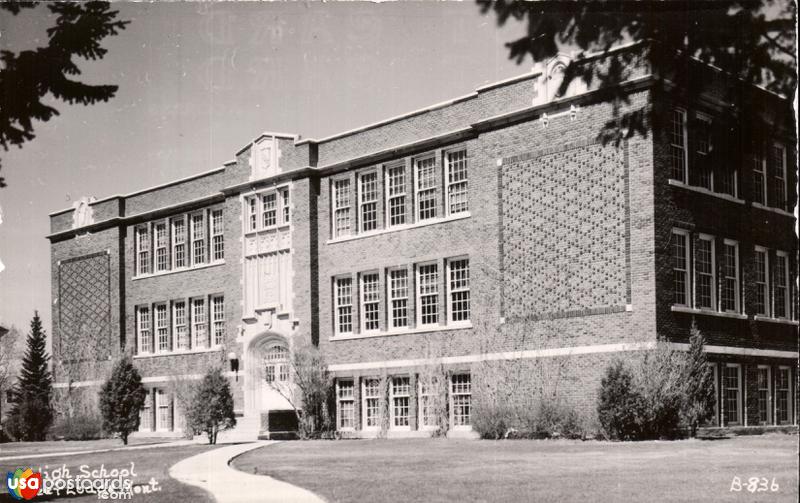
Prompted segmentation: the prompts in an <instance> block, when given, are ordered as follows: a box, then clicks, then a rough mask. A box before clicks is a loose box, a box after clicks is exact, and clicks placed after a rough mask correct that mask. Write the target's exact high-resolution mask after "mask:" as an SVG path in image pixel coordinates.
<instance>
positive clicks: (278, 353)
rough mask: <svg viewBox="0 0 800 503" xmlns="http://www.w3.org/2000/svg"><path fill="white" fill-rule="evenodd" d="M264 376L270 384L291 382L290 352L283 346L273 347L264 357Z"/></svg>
mask: <svg viewBox="0 0 800 503" xmlns="http://www.w3.org/2000/svg"><path fill="white" fill-rule="evenodd" d="M264 363H265V365H264V370H265V372H264V375H265V378H266V381H267V382H268V383H273V382H286V381H288V380H289V350H288V349H286V348H285V347H283V346H272V347H271V348H269V350H268V351H267V354H266V355H265V357H264Z"/></svg>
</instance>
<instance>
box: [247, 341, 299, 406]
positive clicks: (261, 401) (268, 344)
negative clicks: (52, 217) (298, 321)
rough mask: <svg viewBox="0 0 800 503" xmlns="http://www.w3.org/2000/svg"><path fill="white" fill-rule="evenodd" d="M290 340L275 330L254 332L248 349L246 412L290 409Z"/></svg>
mask: <svg viewBox="0 0 800 503" xmlns="http://www.w3.org/2000/svg"><path fill="white" fill-rule="evenodd" d="M289 357H290V352H289V343H288V341H287V340H286V338H285V337H283V336H282V335H280V334H277V333H275V332H264V333H263V334H259V335H257V336H255V337H254V338H253V339H252V341H250V344H248V345H247V350H246V352H245V362H244V363H245V396H244V402H245V416H250V417H253V416H255V417H259V416H261V415H262V414H263V413H265V412H269V411H274V410H291V409H292V405H291V403H290V402H289V400H287V397H291V396H292V395H291V392H292V388H291V382H290V381H291V372H290V361H289Z"/></svg>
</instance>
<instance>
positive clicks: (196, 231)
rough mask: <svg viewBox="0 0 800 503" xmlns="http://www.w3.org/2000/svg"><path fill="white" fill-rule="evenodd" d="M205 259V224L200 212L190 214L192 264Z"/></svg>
mask: <svg viewBox="0 0 800 503" xmlns="http://www.w3.org/2000/svg"><path fill="white" fill-rule="evenodd" d="M205 261H206V226H205V218H204V216H203V214H202V213H196V214H194V215H192V265H197V264H204V263H205Z"/></svg>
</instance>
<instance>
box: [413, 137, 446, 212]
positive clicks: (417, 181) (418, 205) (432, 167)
mask: <svg viewBox="0 0 800 503" xmlns="http://www.w3.org/2000/svg"><path fill="white" fill-rule="evenodd" d="M411 164H412V166H413V176H414V202H415V208H414V221H415V222H423V221H427V220H433V219H436V218H440V214H439V205H440V203H439V199H440V198H441V192H440V191H441V188H442V187H441V183H440V182H439V180H437V178H438V176H439V173H438V172H439V171H440V166H439V164H438V162H437V156H436V153H435V152H429V153H426V154H422V155H418V156H416V157H413V158H412V163H411ZM428 171H430V173H428ZM423 175H424V177H423ZM429 204H430V205H432V206H429Z"/></svg>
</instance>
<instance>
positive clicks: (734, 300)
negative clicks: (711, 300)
mask: <svg viewBox="0 0 800 503" xmlns="http://www.w3.org/2000/svg"><path fill="white" fill-rule="evenodd" d="M723 246H724V252H725V253H724V254H723V256H722V258H723V260H724V262H723V264H722V299H721V300H722V310H723V311H728V312H732V313H738V312H739V244H738V243H736V242H735V241H731V240H728V239H726V240H725V244H724V245H723Z"/></svg>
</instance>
